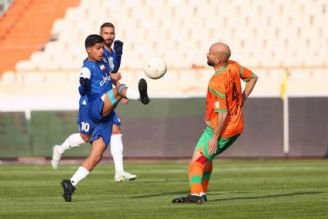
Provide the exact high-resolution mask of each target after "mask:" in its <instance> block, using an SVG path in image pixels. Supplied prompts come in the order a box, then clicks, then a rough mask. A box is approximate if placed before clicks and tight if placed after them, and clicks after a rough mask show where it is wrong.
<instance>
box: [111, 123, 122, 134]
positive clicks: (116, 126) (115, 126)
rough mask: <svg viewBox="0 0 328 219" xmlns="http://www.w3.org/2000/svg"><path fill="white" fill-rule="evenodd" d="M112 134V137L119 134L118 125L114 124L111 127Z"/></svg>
mask: <svg viewBox="0 0 328 219" xmlns="http://www.w3.org/2000/svg"><path fill="white" fill-rule="evenodd" d="M112 134H113V135H118V134H121V128H120V127H119V126H118V125H116V124H114V125H113V130H112Z"/></svg>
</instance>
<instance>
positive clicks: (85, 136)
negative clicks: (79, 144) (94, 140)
mask: <svg viewBox="0 0 328 219" xmlns="http://www.w3.org/2000/svg"><path fill="white" fill-rule="evenodd" d="M80 136H81V138H82V139H83V141H84V142H88V141H89V140H90V136H89V135H85V134H82V133H80Z"/></svg>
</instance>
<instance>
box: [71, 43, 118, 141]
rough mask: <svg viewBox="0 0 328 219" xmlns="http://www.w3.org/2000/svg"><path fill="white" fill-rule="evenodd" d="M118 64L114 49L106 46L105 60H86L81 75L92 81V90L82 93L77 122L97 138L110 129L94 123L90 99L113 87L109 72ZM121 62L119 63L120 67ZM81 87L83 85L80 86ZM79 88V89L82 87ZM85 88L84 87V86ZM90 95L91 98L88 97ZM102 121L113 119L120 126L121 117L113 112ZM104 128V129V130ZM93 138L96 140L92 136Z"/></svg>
mask: <svg viewBox="0 0 328 219" xmlns="http://www.w3.org/2000/svg"><path fill="white" fill-rule="evenodd" d="M115 65H117V60H116V56H115V53H114V51H108V50H106V49H105V48H104V52H103V60H102V61H101V62H91V61H88V60H85V61H84V62H83V67H82V70H81V74H80V77H84V78H88V79H89V80H90V81H91V90H88V91H86V95H81V97H80V101H79V115H78V119H77V123H78V124H79V127H80V132H81V133H83V134H86V135H92V136H95V138H97V136H98V135H101V136H103V134H100V133H108V130H106V129H104V128H97V127H98V126H99V125H97V124H98V123H94V122H93V121H92V120H91V118H90V116H89V113H88V107H89V101H92V99H95V98H99V97H101V96H102V95H103V94H104V93H106V92H107V91H108V90H110V89H112V81H111V78H110V75H109V73H110V72H112V71H113V69H114V66H115ZM119 66H120V63H118V66H116V67H119ZM80 88H81V86H80ZM80 88H79V89H80ZM82 89H83V88H82ZM88 97H90V99H89V98H88ZM113 114H114V116H113V115H109V116H108V117H107V118H106V119H104V120H103V119H102V121H108V119H110V120H113V123H114V124H116V125H118V126H120V125H121V123H120V119H119V118H118V116H117V115H116V114H115V112H114V113H113ZM103 129H104V130H103ZM91 140H94V138H93V137H92V138H91ZM104 140H105V142H106V144H108V141H109V139H108V136H104Z"/></svg>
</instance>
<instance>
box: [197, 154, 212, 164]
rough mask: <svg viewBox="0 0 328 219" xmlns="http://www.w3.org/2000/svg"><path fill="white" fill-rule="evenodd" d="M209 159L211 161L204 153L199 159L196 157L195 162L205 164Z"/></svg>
mask: <svg viewBox="0 0 328 219" xmlns="http://www.w3.org/2000/svg"><path fill="white" fill-rule="evenodd" d="M207 161H209V159H208V158H207V157H205V156H204V155H203V154H202V155H200V156H199V157H198V158H197V159H195V162H198V163H201V164H205V163H206V162H207Z"/></svg>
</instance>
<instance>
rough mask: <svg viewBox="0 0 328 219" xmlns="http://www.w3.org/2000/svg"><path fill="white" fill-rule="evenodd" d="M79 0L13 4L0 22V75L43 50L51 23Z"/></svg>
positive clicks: (48, 0) (41, 0)
mask: <svg viewBox="0 0 328 219" xmlns="http://www.w3.org/2000/svg"><path fill="white" fill-rule="evenodd" d="M78 3H79V0H47V1H44V0H28V1H26V0H16V1H15V2H14V3H13V4H12V6H11V8H10V9H9V10H8V11H7V12H6V13H5V14H4V16H3V17H1V19H0V27H1V28H0V60H1V65H0V74H2V73H3V72H4V71H6V70H7V71H8V70H14V67H15V64H16V63H17V62H18V61H19V60H23V59H27V58H29V56H30V55H31V54H32V52H34V51H38V50H42V48H43V47H44V45H45V44H46V43H47V42H49V41H50V40H51V27H52V24H53V22H54V20H56V19H58V18H61V17H63V16H64V13H65V11H66V9H67V8H68V7H71V6H76V5H78Z"/></svg>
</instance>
